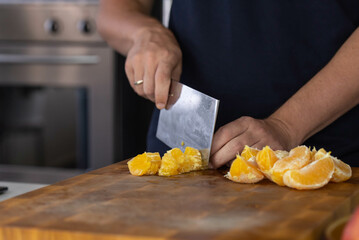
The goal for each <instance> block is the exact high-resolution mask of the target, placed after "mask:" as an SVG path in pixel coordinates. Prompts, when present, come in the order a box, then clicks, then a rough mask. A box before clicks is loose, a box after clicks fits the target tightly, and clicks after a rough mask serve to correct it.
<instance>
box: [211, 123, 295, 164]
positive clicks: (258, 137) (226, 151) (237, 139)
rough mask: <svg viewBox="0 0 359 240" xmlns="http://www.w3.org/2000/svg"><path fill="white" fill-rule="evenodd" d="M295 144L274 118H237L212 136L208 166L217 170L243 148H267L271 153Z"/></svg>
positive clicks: (286, 128)
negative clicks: (271, 150) (245, 146)
mask: <svg viewBox="0 0 359 240" xmlns="http://www.w3.org/2000/svg"><path fill="white" fill-rule="evenodd" d="M296 144H297V142H296V140H294V139H293V137H292V136H291V134H290V131H289V129H288V127H287V126H286V125H285V124H284V123H283V122H282V121H280V120H278V119H271V118H267V119H265V120H260V119H254V118H251V117H241V118H238V119H237V120H235V121H233V122H230V123H228V124H226V125H224V126H222V127H221V128H219V129H218V131H217V132H216V133H215V134H214V137H213V143H212V149H211V158H210V161H211V164H212V167H214V168H218V167H220V166H222V165H224V164H226V163H227V162H230V161H231V160H233V159H235V156H236V154H237V153H241V152H242V150H243V148H244V145H248V146H251V147H255V148H258V149H261V148H262V147H264V146H266V145H269V146H270V147H271V148H272V149H273V150H289V149H291V148H292V147H295V146H296Z"/></svg>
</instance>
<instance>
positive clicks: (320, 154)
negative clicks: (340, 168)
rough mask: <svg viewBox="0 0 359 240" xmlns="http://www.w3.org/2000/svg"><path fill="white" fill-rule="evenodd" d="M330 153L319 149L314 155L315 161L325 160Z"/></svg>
mask: <svg viewBox="0 0 359 240" xmlns="http://www.w3.org/2000/svg"><path fill="white" fill-rule="evenodd" d="M327 153H328V152H327V151H325V150H324V148H321V149H319V150H318V151H316V152H315V153H314V161H316V160H318V159H321V158H323V157H324V156H325V155H326V154H327ZM329 154H330V152H329Z"/></svg>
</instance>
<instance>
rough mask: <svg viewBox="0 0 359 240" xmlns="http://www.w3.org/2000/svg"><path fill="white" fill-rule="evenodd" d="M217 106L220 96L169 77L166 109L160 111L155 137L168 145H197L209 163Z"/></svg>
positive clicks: (181, 147) (204, 159)
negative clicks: (208, 93) (207, 93)
mask: <svg viewBox="0 0 359 240" xmlns="http://www.w3.org/2000/svg"><path fill="white" fill-rule="evenodd" d="M218 107H219V100H217V99H215V98H213V97H210V96H208V95H206V94H204V93H201V92H199V91H197V90H195V89H193V88H190V87H188V86H186V85H184V84H182V83H179V82H177V81H172V82H171V87H170V91H169V97H168V102H167V106H166V109H162V110H161V111H160V116H159V121H158V126H157V133H156V137H157V138H158V139H160V140H161V141H162V142H163V143H165V144H166V145H167V146H169V147H171V148H180V149H181V150H182V151H184V149H185V148H186V147H187V146H188V147H193V148H196V149H198V150H199V151H200V152H201V154H202V159H203V161H204V164H206V165H208V162H209V154H210V152H211V146H212V139H213V133H214V127H215V124H216V119H217V113H218Z"/></svg>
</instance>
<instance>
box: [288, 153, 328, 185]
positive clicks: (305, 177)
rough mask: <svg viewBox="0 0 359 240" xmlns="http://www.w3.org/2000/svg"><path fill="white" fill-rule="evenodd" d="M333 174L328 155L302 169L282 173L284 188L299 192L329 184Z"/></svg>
mask: <svg viewBox="0 0 359 240" xmlns="http://www.w3.org/2000/svg"><path fill="white" fill-rule="evenodd" d="M333 173H334V162H333V160H332V158H331V157H330V155H329V154H327V155H325V156H324V157H323V158H321V159H319V160H317V161H314V162H312V163H310V164H308V165H307V166H305V167H303V168H302V169H298V170H288V171H287V172H286V173H284V176H283V182H284V184H285V185H286V186H288V187H291V188H296V189H299V190H306V189H317V188H320V187H322V186H324V185H325V184H327V183H328V182H329V180H330V179H331V177H332V175H333Z"/></svg>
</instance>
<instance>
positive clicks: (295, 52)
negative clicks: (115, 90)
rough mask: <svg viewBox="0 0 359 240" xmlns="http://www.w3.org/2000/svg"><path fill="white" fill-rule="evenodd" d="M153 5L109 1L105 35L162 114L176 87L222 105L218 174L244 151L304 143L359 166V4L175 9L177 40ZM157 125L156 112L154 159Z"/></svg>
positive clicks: (183, 1) (308, 0)
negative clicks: (192, 90) (155, 14)
mask: <svg viewBox="0 0 359 240" xmlns="http://www.w3.org/2000/svg"><path fill="white" fill-rule="evenodd" d="M152 4H153V1H152V0H102V1H101V10H100V14H99V18H98V26H99V29H100V31H101V33H102V35H103V37H104V38H105V39H107V41H108V43H109V44H110V45H111V46H112V47H114V48H115V49H116V50H117V51H119V52H120V53H121V54H123V55H126V56H127V60H126V64H125V70H126V74H127V76H128V79H129V83H130V84H131V86H132V87H133V89H134V91H135V92H136V93H137V94H139V95H140V96H143V97H145V98H148V99H149V100H151V101H153V102H154V103H155V104H156V106H157V108H158V109H162V108H164V107H165V105H166V102H167V98H168V91H169V87H170V79H174V80H176V81H179V80H181V82H183V83H185V84H187V85H189V86H191V87H193V88H195V89H198V90H200V91H202V92H204V93H206V94H208V95H211V96H213V97H215V98H217V99H219V100H220V101H221V104H220V109H219V114H218V120H217V125H218V126H220V128H219V129H218V130H217V131H216V133H215V135H214V138H213V145H212V150H211V162H212V165H213V167H215V168H217V167H220V166H222V165H223V164H225V163H227V162H229V161H231V160H233V159H234V157H235V154H236V153H237V152H241V150H242V149H243V147H244V145H245V144H247V145H249V146H253V147H257V148H262V147H263V146H265V145H269V146H271V147H272V148H273V149H286V150H289V149H291V148H293V147H295V146H297V145H300V144H303V143H304V144H306V145H309V146H316V147H317V148H320V147H324V148H325V149H327V150H330V151H332V153H333V155H334V156H337V157H339V158H340V159H342V160H344V161H345V162H347V163H349V164H351V165H359V164H358V161H359V124H358V123H359V108H358V107H357V104H358V103H359V30H358V29H357V27H358V24H359V1H354V0H326V1H319V0H304V1H299V0H292V1H280V0H270V1H260V0H253V1H245V0H221V1H220V0H208V1H200V0H174V2H173V6H172V12H171V18H170V27H169V28H170V30H169V29H166V28H164V27H163V26H162V25H161V23H160V22H158V21H156V20H155V19H153V18H151V17H150V16H149V12H150V9H151V6H152ZM182 64H183V66H182ZM157 120H158V110H156V111H155V112H154V115H153V119H152V123H151V127H150V130H149V134H148V151H162V152H163V151H164V150H165V148H166V146H164V145H163V144H162V143H161V142H160V141H159V140H157V139H156V137H155V132H156V127H157Z"/></svg>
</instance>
